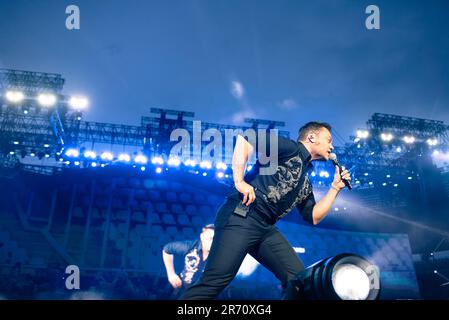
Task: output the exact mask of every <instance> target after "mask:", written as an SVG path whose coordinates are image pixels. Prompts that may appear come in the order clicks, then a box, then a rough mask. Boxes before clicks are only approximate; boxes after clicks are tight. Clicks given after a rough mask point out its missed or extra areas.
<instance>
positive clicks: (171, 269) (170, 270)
mask: <svg viewBox="0 0 449 320" xmlns="http://www.w3.org/2000/svg"><path fill="white" fill-rule="evenodd" d="M162 260H163V261H164V265H165V271H166V272H167V278H168V282H170V284H171V286H172V287H173V288H179V287H181V286H182V280H181V278H179V276H178V275H177V274H176V271H175V266H174V262H173V255H172V254H169V253H167V252H165V251H164V250H162Z"/></svg>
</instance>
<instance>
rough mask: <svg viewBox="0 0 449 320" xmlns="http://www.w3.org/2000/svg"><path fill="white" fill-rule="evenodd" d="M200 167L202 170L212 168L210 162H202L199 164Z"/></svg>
mask: <svg viewBox="0 0 449 320" xmlns="http://www.w3.org/2000/svg"><path fill="white" fill-rule="evenodd" d="M200 167H201V168H203V169H210V168H212V163H210V161H207V160H204V161H201V162H200Z"/></svg>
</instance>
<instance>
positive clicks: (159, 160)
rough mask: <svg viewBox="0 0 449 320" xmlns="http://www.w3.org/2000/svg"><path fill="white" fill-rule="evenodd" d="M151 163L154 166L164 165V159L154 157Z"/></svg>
mask: <svg viewBox="0 0 449 320" xmlns="http://www.w3.org/2000/svg"><path fill="white" fill-rule="evenodd" d="M151 163H152V164H159V165H163V164H164V159H162V157H153V158H152V159H151Z"/></svg>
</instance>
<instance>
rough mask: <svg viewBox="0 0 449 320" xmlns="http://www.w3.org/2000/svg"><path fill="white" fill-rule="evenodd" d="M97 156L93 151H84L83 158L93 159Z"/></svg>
mask: <svg viewBox="0 0 449 320" xmlns="http://www.w3.org/2000/svg"><path fill="white" fill-rule="evenodd" d="M96 157H97V154H96V153H95V152H94V151H90V150H88V151H86V152H84V158H89V159H95V158H96Z"/></svg>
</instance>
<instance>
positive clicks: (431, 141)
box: [427, 139, 438, 147]
mask: <svg viewBox="0 0 449 320" xmlns="http://www.w3.org/2000/svg"><path fill="white" fill-rule="evenodd" d="M427 144H428V145H429V146H431V147H434V146H436V145H437V144H438V140H437V139H427Z"/></svg>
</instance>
